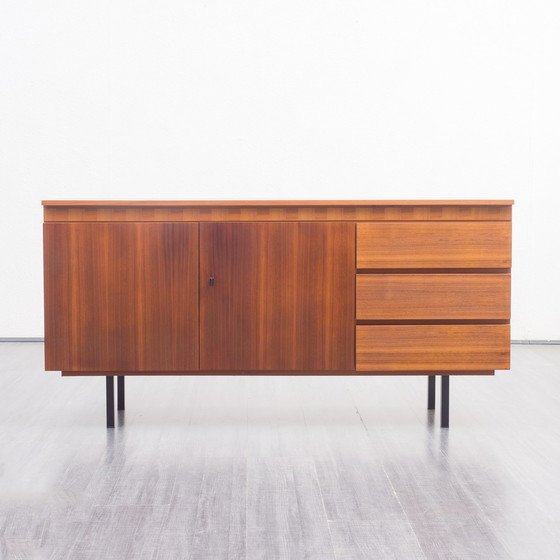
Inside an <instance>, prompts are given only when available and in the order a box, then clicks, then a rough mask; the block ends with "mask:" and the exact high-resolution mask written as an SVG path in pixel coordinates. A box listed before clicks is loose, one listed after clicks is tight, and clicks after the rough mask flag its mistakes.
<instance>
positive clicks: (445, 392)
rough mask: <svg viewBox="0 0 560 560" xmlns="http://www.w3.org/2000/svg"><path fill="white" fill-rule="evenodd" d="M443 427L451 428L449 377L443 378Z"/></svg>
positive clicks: (443, 376)
mask: <svg viewBox="0 0 560 560" xmlns="http://www.w3.org/2000/svg"><path fill="white" fill-rule="evenodd" d="M441 427H442V428H449V375H442V376H441Z"/></svg>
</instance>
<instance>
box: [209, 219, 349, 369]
mask: <svg viewBox="0 0 560 560" xmlns="http://www.w3.org/2000/svg"><path fill="white" fill-rule="evenodd" d="M200 236H201V238H200V242H201V250H200V274H201V277H200V295H201V299H200V305H201V307H200V321H201V358H200V359H201V369H203V370H262V371H267V370H286V371H294V370H353V369H354V321H355V314H354V313H355V312H354V307H355V303H354V289H355V288H354V284H355V225H354V224H353V223H308V222H303V223H294V224H290V223H268V224H261V223H244V224H230V223H215V224H200ZM210 277H213V278H214V285H213V286H210V283H209V278H210Z"/></svg>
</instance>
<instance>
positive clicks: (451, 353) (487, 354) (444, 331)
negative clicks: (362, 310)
mask: <svg viewBox="0 0 560 560" xmlns="http://www.w3.org/2000/svg"><path fill="white" fill-rule="evenodd" d="M509 333H510V328H509V325H358V326H357V327H356V369H357V370H361V371H365V370H384V371H397V370H401V371H406V370H426V371H442V370H443V371H446V370H489V369H490V370H496V369H509V349H510V335H509Z"/></svg>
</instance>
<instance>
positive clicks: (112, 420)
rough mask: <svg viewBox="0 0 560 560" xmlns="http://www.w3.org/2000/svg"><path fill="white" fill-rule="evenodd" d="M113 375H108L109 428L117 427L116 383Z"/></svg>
mask: <svg viewBox="0 0 560 560" xmlns="http://www.w3.org/2000/svg"><path fill="white" fill-rule="evenodd" d="M113 381H114V380H113V376H112V375H107V377H106V384H107V428H114V427H115V384H114V382H113Z"/></svg>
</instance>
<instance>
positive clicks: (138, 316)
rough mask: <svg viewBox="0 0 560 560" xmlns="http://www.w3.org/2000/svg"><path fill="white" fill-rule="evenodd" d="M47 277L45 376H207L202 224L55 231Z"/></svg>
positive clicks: (48, 236)
mask: <svg viewBox="0 0 560 560" xmlns="http://www.w3.org/2000/svg"><path fill="white" fill-rule="evenodd" d="M44 270H45V277H44V281H45V369H47V370H59V371H70V372H115V373H116V372H166V371H188V370H197V369H198V366H199V358H198V347H199V343H198V224H191V223H146V222H144V223H47V224H45V225H44Z"/></svg>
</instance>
